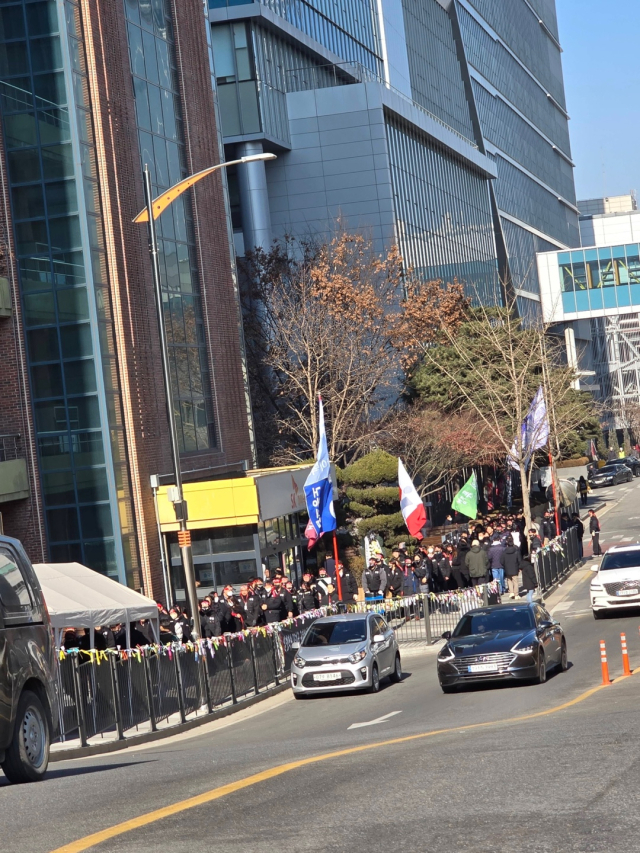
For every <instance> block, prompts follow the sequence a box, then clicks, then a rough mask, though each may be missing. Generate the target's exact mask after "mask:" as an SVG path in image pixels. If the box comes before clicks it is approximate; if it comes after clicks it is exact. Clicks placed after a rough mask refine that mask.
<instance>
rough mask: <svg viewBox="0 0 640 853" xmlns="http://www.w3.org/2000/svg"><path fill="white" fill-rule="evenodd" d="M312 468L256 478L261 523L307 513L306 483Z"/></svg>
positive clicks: (306, 467) (293, 469) (292, 469)
mask: <svg viewBox="0 0 640 853" xmlns="http://www.w3.org/2000/svg"><path fill="white" fill-rule="evenodd" d="M311 467H312V466H311V465H304V466H302V467H300V468H289V469H288V470H287V471H277V472H275V471H274V472H273V473H272V474H261V475H260V476H258V477H256V478H255V484H256V489H257V490H258V506H259V511H260V521H268V520H269V519H270V518H280V517H281V516H283V515H291V513H293V512H304V511H306V508H307V507H306V504H305V500H304V483H305V480H306V479H307V477H308V475H309V471H310V470H311Z"/></svg>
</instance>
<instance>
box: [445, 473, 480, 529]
mask: <svg viewBox="0 0 640 853" xmlns="http://www.w3.org/2000/svg"><path fill="white" fill-rule="evenodd" d="M451 509H455V510H457V511H458V512H461V513H462V514H463V515H468V516H469V518H475V517H476V516H477V514H478V486H477V484H476V475H475V474H472V475H471V476H470V477H469V479H468V480H467V482H466V483H465V484H464V486H463V487H462V488H461V489H460V491H459V492H458V494H457V495H456V496H455V498H454V499H453V501H452V503H451Z"/></svg>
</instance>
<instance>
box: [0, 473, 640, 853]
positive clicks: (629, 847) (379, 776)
mask: <svg viewBox="0 0 640 853" xmlns="http://www.w3.org/2000/svg"><path fill="white" fill-rule="evenodd" d="M624 488H625V487H623V486H618V487H616V488H615V489H610V490H607V491H606V492H605V490H602V491H601V492H598V493H597V497H598V499H604V500H607V501H610V500H611V498H613V497H615V498H616V499H619V498H622V499H623V500H621V501H620V503H618V504H611V503H609V504H608V506H607V507H606V508H605V510H604V511H603V512H602V513H601V515H602V518H601V523H602V528H603V535H602V541H603V542H604V544H605V547H606V546H607V545H608V544H609V545H610V544H612V543H614V542H618V541H621V540H622V539H628V538H632V539H633V540H634V541H635V538H636V536H637V535H638V533H640V501H639V500H638V498H639V497H640V480H635V481H634V482H633V483H632V484H630V490H629V491H624ZM636 512H637V514H638V516H639V517H638V518H637V519H636V518H634V517H633V516H634V514H635V513H636ZM630 517H631V520H629V519H630ZM615 537H621V538H615ZM586 541H587V537H585V542H586ZM589 564H590V563H589V562H588V563H587V568H585V569H582V570H580V571H579V572H577V573H575V574H574V575H573V576H572V578H571V579H570V580H569V581H568V583H567V584H566V585H565V587H564V588H563V589H561V591H560V592H559V593H557V594H556V595H555V596H554V598H553V599H552V600H551V604H553V608H554V615H555V616H556V617H557V618H559V619H560V621H561V622H562V624H563V626H564V628H565V632H566V636H567V641H568V647H569V659H570V661H571V664H572V665H571V667H570V669H569V671H568V672H566V673H558V674H554V675H552V677H550V679H549V681H548V682H547V683H546V684H544V685H531V686H530V685H522V686H507V687H502V686H499V687H487V686H485V687H483V688H482V689H476V690H468V691H465V692H463V693H458V694H454V695H448V696H445V695H444V694H443V693H442V692H441V691H440V689H439V687H438V683H437V679H436V674H435V656H434V655H433V654H431V655H424V654H422V655H418V656H411V657H406V659H405V661H404V669H405V678H404V680H403V682H402V683H401V684H400V685H389V686H386V687H385V688H384V689H383V690H382V691H381V692H380V693H379V694H378V695H344V696H332V697H316V698H314V699H312V700H308V701H303V702H296V701H294V700H293V699H292V698H291V697H290V694H288V693H286V694H282V695H281V696H278V697H274V698H273V699H270V700H268V701H267V702H265V703H264V704H263V705H259V706H256V708H254V709H250V710H249V711H247V712H244V713H243V714H242V715H241V716H242V719H238V718H235V719H234V718H230V719H228V720H224V721H221V722H220V723H218V724H214V725H209V726H207V727H205V728H203V729H201V730H198V732H197V733H193V732H191V733H189V734H188V735H182V736H178V737H175V738H172V739H170V740H166V741H162V742H161V743H159V744H154V745H149V746H148V747H143V748H138V749H136V750H135V751H132V750H126V751H123V752H121V753H115V754H111V755H107V756H103V757H100V758H90V759H81V760H76V761H67V762H61V763H56V764H53V765H51V769H50V771H49V773H48V777H47V779H46V781H44V782H43V783H40V784H37V785H30V786H20V787H19V786H15V787H12V786H9V785H5V784H3V779H2V777H1V776H0V839H2V842H1V846H2V849H3V850H7V851H12V853H13V851H15V852H16V853H45V851H46V852H47V853H48V851H52V850H57V849H58V848H60V847H62V846H63V845H65V844H71V843H72V842H74V841H75V840H76V839H80V838H82V837H83V836H86V835H89V834H91V833H94V832H97V831H99V830H102V829H105V828H107V827H110V826H112V825H114V824H117V823H120V822H122V821H125V820H134V821H135V820H136V819H137V818H138V817H139V816H140V815H144V814H146V813H148V812H151V811H153V810H155V809H160V808H163V807H165V806H168V805H170V804H174V803H177V802H178V801H182V800H184V799H186V798H189V797H193V796H197V795H200V794H203V793H204V792H207V791H211V790H212V789H215V788H218V787H219V786H222V785H227V784H231V783H235V782H237V781H238V780H242V779H245V778H246V777H247V776H249V775H251V774H256V773H258V772H261V771H268V770H270V769H271V768H273V767H275V766H277V765H282V764H284V763H286V762H292V761H297V760H301V759H307V758H309V757H314V756H320V755H323V754H326V753H330V752H336V751H345V750H349V749H353V748H357V747H366V746H370V745H372V744H374V743H376V742H382V741H386V740H393V739H400V738H403V737H409V736H418V735H424V734H425V733H428V732H437V731H440V730H448V731H444V732H442V733H440V734H434V735H432V736H427V737H424V736H421V737H415V738H414V739H413V740H408V741H403V742H399V743H391V744H387V745H385V746H380V747H377V748H371V749H366V750H362V751H356V752H347V753H346V754H342V755H339V756H334V757H331V758H328V759H326V760H322V761H319V762H316V763H311V764H307V765H305V766H301V767H299V768H295V769H290V770H288V771H287V772H285V773H283V774H281V775H278V776H276V777H274V778H266V779H264V780H263V781H258V782H256V783H255V784H252V785H250V786H248V787H245V788H243V789H241V790H237V791H235V792H233V791H232V792H230V793H227V794H226V795H224V796H221V797H220V798H218V799H215V800H213V801H209V802H205V803H203V804H201V805H198V806H196V807H194V808H191V809H189V810H186V811H181V812H179V813H177V814H174V815H169V816H166V817H164V818H162V819H159V820H156V821H154V822H153V823H150V824H148V825H146V826H143V827H140V828H134V829H132V830H131V831H129V832H127V833H126V834H123V835H119V836H118V837H115V838H112V839H110V840H107V841H104V842H102V843H100V844H99V845H98V846H96V847H93V848H91V849H92V850H95V851H99V853H107V851H109V853H114V852H115V851H119V853H121V851H131V852H132V853H147V851H154V853H155V851H159V850H162V851H165V850H166V851H180V853H182V851H190V853H204V851H207V853H209V851H225V853H226V851H233V853H249V851H252V853H253V851H255V850H256V849H260V850H261V851H266V853H270V851H276V850H280V849H281V848H283V847H286V848H287V849H288V850H292V851H307V850H313V851H315V853H319V851H347V850H348V851H349V853H360V851H362V853H364V851H367V853H377V851H385V853H386V851H389V850H393V849H402V850H403V851H420V853H422V851H431V850H434V851H435V850H437V851H438V853H449V851H451V853H454V851H455V853H460V851H472V853H484V851H498V853H503V852H504V853H525V851H527V853H528V851H536V853H540V851H543V853H546V851H563V853H564V851H579V853H592V851H594V853H595V851H597V853H617V851H623V850H624V851H625V853H626V852H627V851H634V850H640V841H637V840H636V837H637V835H638V830H639V829H640V818H639V817H638V816H637V813H636V808H635V804H636V791H637V789H638V786H639V785H640V739H638V737H637V731H638V730H639V728H640V707H639V703H638V698H639V697H640V634H639V626H640V611H639V612H635V613H633V614H631V615H628V616H624V617H619V618H608V619H606V620H603V621H598V622H596V621H594V619H593V617H592V615H591V612H590V610H589V609H588V582H589V579H590V577H591V573H590V571H589V569H588V566H589ZM621 631H626V633H627V638H628V640H629V647H630V657H631V665H632V667H634V666H637V667H638V669H639V672H638V676H635V677H632V678H629V679H621V680H619V681H617V682H616V683H614V684H613V685H612V686H610V687H606V688H604V689H601V690H599V691H597V692H595V693H593V694H592V695H590V696H587V697H586V698H581V697H583V695H584V693H585V691H588V690H589V689H590V688H592V687H594V686H596V685H598V684H599V682H600V662H599V651H598V646H599V641H600V639H604V640H606V642H607V650H608V652H609V660H610V662H611V674H612V676H618V675H620V674H621V671H622V664H621V657H620V642H619V634H620V632H621ZM572 700H579V701H578V702H577V703H575V704H572V705H568V704H567V703H570V702H571V701H572ZM558 706H565V707H563V708H562V709H560V710H554V709H557V708H558ZM398 712H399V713H398ZM540 712H549V713H546V714H545V715H540V716H535V717H531V716H530V715H532V714H537V713H540ZM391 714H393V716H387V715H391ZM522 716H528V717H529V718H528V719H524V720H518V721H511V722H509V719H510V718H513V717H522ZM380 717H387V719H386V720H384V721H382V722H380V723H378V724H376V725H371V726H363V727H359V728H354V729H350V728H349V727H350V726H351V725H352V724H354V723H362V722H369V721H372V720H376V719H378V718H380ZM492 721H493V723H494V724H491V725H488V726H486V727H481V728H473V726H474V725H476V724H478V723H492ZM267 775H268V774H267ZM72 849H73V850H74V851H79V850H82V849H87V848H86V847H84V846H79V847H76V848H71V847H70V848H69V851H71V850H72Z"/></svg>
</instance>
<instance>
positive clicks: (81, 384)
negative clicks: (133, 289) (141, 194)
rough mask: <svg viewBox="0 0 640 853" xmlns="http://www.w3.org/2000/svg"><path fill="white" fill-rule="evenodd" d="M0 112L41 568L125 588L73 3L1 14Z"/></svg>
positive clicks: (130, 562)
mask: <svg viewBox="0 0 640 853" xmlns="http://www.w3.org/2000/svg"><path fill="white" fill-rule="evenodd" d="M0 103H1V106H2V126H3V134H4V139H5V147H6V150H7V161H8V177H9V184H10V188H11V206H12V215H13V221H14V237H15V245H16V254H17V264H18V269H19V283H20V292H21V298H22V309H23V316H24V324H25V327H26V350H27V357H28V362H29V368H30V378H31V392H32V399H33V407H34V415H35V428H36V435H37V446H38V457H39V468H40V472H41V478H42V492H43V496H44V504H45V518H46V527H47V538H48V541H49V546H50V548H49V550H50V556H51V559H52V560H54V561H72V560H78V561H80V562H83V563H85V564H86V565H88V566H90V567H91V568H94V569H96V570H98V571H101V572H104V573H106V574H108V575H110V576H112V577H115V578H118V579H119V580H121V581H125V580H126V579H129V580H130V579H131V578H132V576H133V572H134V571H135V569H136V567H137V551H136V546H135V541H134V536H135V534H134V529H133V521H132V512H131V496H130V487H129V482H128V475H127V462H126V456H125V451H124V441H123V439H122V416H121V407H120V392H119V388H118V379H117V370H116V366H115V351H114V345H113V328H112V319H111V305H110V297H109V287H108V274H107V264H106V259H105V251H104V232H103V225H102V219H101V214H100V193H99V188H98V184H97V180H96V175H97V169H96V159H95V144H94V138H93V126H92V120H91V113H90V104H89V95H88V85H87V73H86V60H85V53H84V44H83V37H82V31H81V27H80V18H79V12H78V7H77V4H76V2H75V0H67V2H65V3H56V2H55V0H35V2H29V0H22V2H14V3H4V4H3V5H2V7H0Z"/></svg>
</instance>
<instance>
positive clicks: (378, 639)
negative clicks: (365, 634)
mask: <svg viewBox="0 0 640 853" xmlns="http://www.w3.org/2000/svg"><path fill="white" fill-rule="evenodd" d="M371 642H372V643H384V637H383V635H382V634H374V635H373V640H372V641H371Z"/></svg>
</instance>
